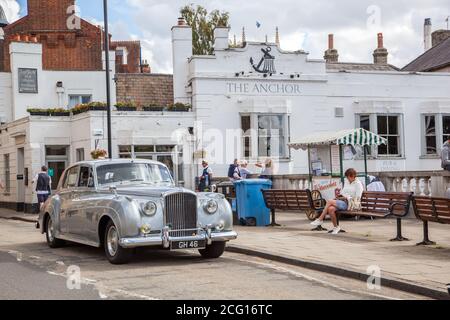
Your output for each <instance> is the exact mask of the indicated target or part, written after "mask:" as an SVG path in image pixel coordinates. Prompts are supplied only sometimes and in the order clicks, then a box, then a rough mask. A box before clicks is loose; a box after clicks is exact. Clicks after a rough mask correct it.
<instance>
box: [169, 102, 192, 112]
mask: <svg viewBox="0 0 450 320" xmlns="http://www.w3.org/2000/svg"><path fill="white" fill-rule="evenodd" d="M191 110H192V106H191V105H190V104H184V103H175V104H172V105H170V106H168V107H167V109H166V111H169V112H190V111H191Z"/></svg>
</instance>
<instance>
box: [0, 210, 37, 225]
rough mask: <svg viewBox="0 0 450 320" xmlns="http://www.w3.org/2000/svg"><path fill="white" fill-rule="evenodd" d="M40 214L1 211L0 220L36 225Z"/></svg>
mask: <svg viewBox="0 0 450 320" xmlns="http://www.w3.org/2000/svg"><path fill="white" fill-rule="evenodd" d="M38 218H39V214H29V213H23V212H16V211H14V210H9V209H3V208H2V209H0V219H6V220H17V221H23V222H31V223H34V222H36V221H37V220H38Z"/></svg>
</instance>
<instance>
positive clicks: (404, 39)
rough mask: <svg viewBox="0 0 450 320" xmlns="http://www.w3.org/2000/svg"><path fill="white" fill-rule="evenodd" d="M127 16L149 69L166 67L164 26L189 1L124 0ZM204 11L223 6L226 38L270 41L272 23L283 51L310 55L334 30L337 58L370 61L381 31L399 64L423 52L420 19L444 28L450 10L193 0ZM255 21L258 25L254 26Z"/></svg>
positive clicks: (440, 4) (441, 1) (408, 4)
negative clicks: (137, 32) (227, 26)
mask: <svg viewBox="0 0 450 320" xmlns="http://www.w3.org/2000/svg"><path fill="white" fill-rule="evenodd" d="M126 3H127V5H128V6H129V7H130V8H131V10H130V11H129V12H132V13H131V14H132V17H131V21H133V23H134V24H136V25H137V28H138V29H139V30H141V31H142V35H141V37H142V39H143V40H144V41H143V43H144V45H143V46H144V50H143V51H144V56H146V55H147V56H146V58H147V59H149V61H150V63H151V65H152V68H153V70H154V71H155V72H170V71H171V56H172V53H171V35H170V29H171V27H172V26H173V25H174V24H175V23H176V19H177V17H178V15H179V9H180V8H181V7H182V6H184V5H186V4H189V3H190V1H181V0H170V1H165V2H161V1H159V0H126ZM195 4H199V5H203V6H205V7H206V8H207V9H209V10H213V9H219V10H223V11H228V12H229V13H230V15H231V18H230V23H231V32H230V37H233V35H236V36H237V38H238V39H240V36H241V29H242V27H243V26H245V27H246V36H247V40H258V41H262V40H264V38H265V35H266V34H267V35H268V37H269V40H271V41H274V36H275V27H276V26H278V27H279V30H280V36H281V46H282V48H283V49H285V50H298V49H304V50H306V51H308V52H310V58H312V59H313V58H314V59H315V58H322V57H323V52H324V50H325V49H326V46H327V34H328V33H334V34H335V43H336V48H337V49H338V50H339V55H340V60H341V61H353V62H371V61H372V60H373V57H372V53H373V50H374V49H375V48H376V44H377V40H376V39H377V36H376V34H377V33H378V32H383V33H384V37H385V47H386V48H387V49H388V51H389V53H390V56H389V62H390V63H392V64H394V65H397V66H400V67H401V66H404V65H405V64H406V63H408V62H409V61H410V60H412V59H414V58H415V57H417V56H418V55H419V54H421V53H422V51H423V45H422V37H423V31H422V28H423V21H424V19H425V18H432V21H433V22H434V24H435V28H442V27H444V19H445V17H446V16H448V15H449V14H450V8H449V3H448V0H428V1H421V0H396V1H390V0H375V1H374V0H358V1H357V0H341V1H325V0H315V1H307V0H297V1H293V0H277V1H273V0H259V1H242V0H228V1H222V0H198V1H196V2H195ZM256 21H258V22H260V23H261V27H260V28H257V27H256Z"/></svg>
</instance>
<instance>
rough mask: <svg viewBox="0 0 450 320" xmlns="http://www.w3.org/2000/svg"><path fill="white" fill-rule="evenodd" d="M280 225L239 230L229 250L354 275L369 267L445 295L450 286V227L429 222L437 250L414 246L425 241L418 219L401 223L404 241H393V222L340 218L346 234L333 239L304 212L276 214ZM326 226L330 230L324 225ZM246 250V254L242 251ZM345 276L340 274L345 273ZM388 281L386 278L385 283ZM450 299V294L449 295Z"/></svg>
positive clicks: (394, 226) (401, 280) (329, 224)
mask: <svg viewBox="0 0 450 320" xmlns="http://www.w3.org/2000/svg"><path fill="white" fill-rule="evenodd" d="M277 222H278V223H280V224H282V226H281V227H261V228H260V227H241V226H238V227H236V230H237V231H238V234H239V236H238V239H237V240H235V241H232V242H231V243H230V245H229V246H230V247H231V249H233V247H234V248H235V249H240V250H237V251H240V252H245V250H249V253H252V251H253V254H255V252H262V253H264V254H265V256H266V257H267V256H268V257H270V255H274V256H278V257H284V258H287V259H289V260H293V261H295V260H301V261H303V262H304V264H305V263H306V265H308V263H310V262H312V264H315V263H317V264H319V265H325V266H329V268H328V269H329V270H330V271H333V270H334V271H336V270H341V271H343V272H344V273H345V272H346V271H349V272H352V271H355V272H357V273H359V274H363V275H365V274H367V273H366V272H367V268H368V267H369V266H372V265H374V266H379V267H380V268H381V276H382V279H383V278H386V279H394V280H399V282H403V283H406V284H412V285H413V286H417V287H422V288H427V289H431V291H436V290H437V291H439V292H441V293H444V294H447V290H446V284H448V283H450V225H439V224H436V223H430V224H429V228H430V229H429V230H430V238H431V240H433V241H435V242H437V245H435V246H426V247H424V246H416V243H417V242H420V241H422V223H421V222H420V221H418V220H416V219H414V218H411V219H405V220H404V221H403V223H402V227H403V236H404V237H407V238H409V239H410V241H404V242H391V241H389V239H391V238H393V237H394V236H395V233H396V222H395V219H378V220H368V219H363V220H358V221H355V220H354V219H351V220H347V219H345V220H342V221H341V227H342V228H343V229H344V230H346V231H347V233H341V234H339V235H330V234H328V233H327V232H323V231H322V232H313V231H310V230H311V226H310V225H309V223H310V221H309V220H308V219H307V218H306V216H305V215H304V214H299V213H277ZM324 227H326V228H330V227H331V222H329V221H326V222H325V224H324ZM242 249H244V250H242ZM341 274H342V272H341ZM386 281H387V280H386ZM449 297H450V296H449Z"/></svg>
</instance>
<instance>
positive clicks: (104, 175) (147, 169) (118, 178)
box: [97, 163, 173, 186]
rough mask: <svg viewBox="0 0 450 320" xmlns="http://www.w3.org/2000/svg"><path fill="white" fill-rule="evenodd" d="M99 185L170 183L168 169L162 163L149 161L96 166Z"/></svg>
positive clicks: (171, 181)
mask: <svg viewBox="0 0 450 320" xmlns="http://www.w3.org/2000/svg"><path fill="white" fill-rule="evenodd" d="M97 180H98V184H99V185H100V186H102V185H108V184H131V183H144V184H151V185H172V184H173V179H172V176H171V175H170V172H169V170H168V169H167V168H166V167H165V166H162V165H158V164H150V163H115V164H106V165H102V166H99V167H97Z"/></svg>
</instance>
